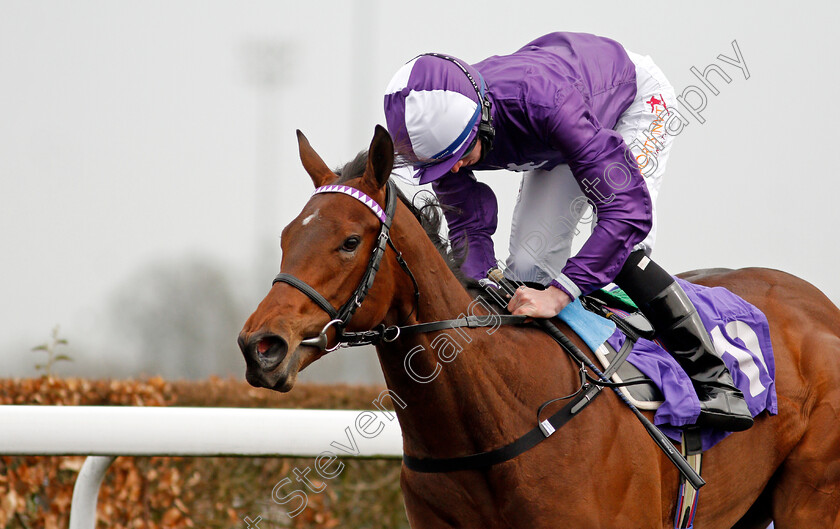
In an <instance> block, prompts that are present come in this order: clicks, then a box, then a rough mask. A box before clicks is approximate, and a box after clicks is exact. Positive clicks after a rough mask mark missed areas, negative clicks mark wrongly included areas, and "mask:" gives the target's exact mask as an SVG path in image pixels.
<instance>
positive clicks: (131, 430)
mask: <svg viewBox="0 0 840 529" xmlns="http://www.w3.org/2000/svg"><path fill="white" fill-rule="evenodd" d="M350 435H352V436H353V439H354V440H355V443H356V446H357V447H358V453H357V454H354V455H352V456H350V457H360V458H376V459H390V458H400V457H402V435H401V433H400V428H399V424H398V423H397V420H396V415H395V414H393V413H391V412H382V411H361V410H357V411H351V410H293V409H252V408H175V407H171V408H164V407H129V406H0V454H2V455H44V456H47V455H85V456H88V458H87V459H86V460H85V463H84V465H83V466H82V469H81V471H80V472H79V476H78V478H77V479H76V485H75V488H74V489H73V502H72V505H71V511H70V529H94V528H95V525H96V501H97V496H98V494H99V486H100V484H101V482H102V478H103V477H104V475H105V472H106V471H107V470H108V467H109V466H110V464H111V462H112V461H113V460H114V459H115V458H116V457H117V456H196V457H207V456H260V457H317V456H318V455H319V454H321V453H322V452H324V451H332V452H335V449H333V448H331V446H330V443H331V442H333V441H337V442H339V443H341V444H342V445H345V446H346V445H347V444H348V436H350ZM339 455H340V456H341V457H347V455H346V454H339Z"/></svg>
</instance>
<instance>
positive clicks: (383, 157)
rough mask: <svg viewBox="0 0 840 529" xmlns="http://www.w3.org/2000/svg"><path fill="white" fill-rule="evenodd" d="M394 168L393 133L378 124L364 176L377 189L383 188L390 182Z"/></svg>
mask: <svg viewBox="0 0 840 529" xmlns="http://www.w3.org/2000/svg"><path fill="white" fill-rule="evenodd" d="M393 168H394V142H393V141H391V135H390V134H388V131H387V130H385V128H384V127H383V126H382V125H377V126H376V128H375V129H374V131H373V140H371V142H370V148H369V149H368V160H367V167H365V176H364V178H365V180H367V182H368V183H369V184H370V185H372V186H373V187H375V188H376V189H381V188H382V187H383V186H384V185H385V183H386V182H388V178H390V177H391V170H392V169H393Z"/></svg>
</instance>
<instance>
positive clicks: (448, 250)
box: [335, 151, 480, 295]
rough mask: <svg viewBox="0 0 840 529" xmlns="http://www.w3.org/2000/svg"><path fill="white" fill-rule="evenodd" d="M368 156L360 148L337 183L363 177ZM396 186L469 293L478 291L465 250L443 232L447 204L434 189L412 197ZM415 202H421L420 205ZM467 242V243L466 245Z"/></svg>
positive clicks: (339, 175)
mask: <svg viewBox="0 0 840 529" xmlns="http://www.w3.org/2000/svg"><path fill="white" fill-rule="evenodd" d="M367 158H368V152H367V151H361V152H359V154H357V155H356V157H355V158H353V160H351V161H350V162H347V163H346V164H345V165H344V166H343V167H341V168H338V169H336V170H335V173H336V174H337V175H338V183H339V184H342V183H345V182H347V181H349V180H353V179H354V178H359V177H361V176H362V175H363V174H364V172H365V166H366V165H367ZM396 189H397V196H398V197H399V199H400V202H402V203H403V205H404V206H405V207H406V208H408V210H409V211H411V213H412V215H414V218H416V219H417V222H419V223H420V226H422V227H423V231H425V232H426V235H427V236H428V237H429V240H431V241H432V244H434V245H435V248H437V251H438V252H439V253H440V255H441V257H443V260H444V261H445V262H446V264H447V266H449V269H450V270H451V271H452V273H453V274H455V277H456V278H458V281H459V282H460V283H461V285H462V286H463V287H464V288H465V289H467V291H469V292H470V294H473V295H474V294H475V293H476V292H475V291H476V290H479V289H480V287H479V285H478V281H476V280H474V279H472V278H470V277H467V276H465V275H464V273H463V272H462V271H461V265H462V264H463V262H464V260H465V258H466V254H465V253H464V252H459V251H457V250H456V249H454V248H452V245H451V244H450V243H449V239H448V238H446V237H444V236H443V235H441V226H442V225H443V219H444V216H443V212H444V210H445V208H446V206H444V205H443V204H441V203H440V202H439V201H438V200H437V198H436V197H435V196H434V194H433V193H431V192H424V191H420V192H419V193H417V194H415V195H414V197H413V198H412V199H409V198H408V197H406V196H405V194H404V193H403V192H402V190H401V189H400V188H399V187H396ZM415 202H419V206H418V205H416V204H415ZM464 246H465V247H466V245H464Z"/></svg>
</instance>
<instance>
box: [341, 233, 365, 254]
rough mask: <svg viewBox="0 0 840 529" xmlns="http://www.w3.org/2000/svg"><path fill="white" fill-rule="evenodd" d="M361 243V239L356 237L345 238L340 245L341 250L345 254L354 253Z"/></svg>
mask: <svg viewBox="0 0 840 529" xmlns="http://www.w3.org/2000/svg"><path fill="white" fill-rule="evenodd" d="M361 241H362V239H361V237H359V236H358V235H352V236H350V237H347V239H345V240H344V244H342V245H341V250H342V251H345V252H352V251H355V250H356V248H357V247H358V246H359V243H360V242H361Z"/></svg>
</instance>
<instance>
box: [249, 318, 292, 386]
mask: <svg viewBox="0 0 840 529" xmlns="http://www.w3.org/2000/svg"><path fill="white" fill-rule="evenodd" d="M238 342H239V349H240V350H241V351H242V355H243V356H244V357H245V364H246V368H245V379H246V380H247V381H248V383H249V384H251V385H252V386H254V387H260V388H268V389H274V390H277V391H288V390H289V389H291V385H292V384H293V383H294V378H295V375H297V373H296V372H295V373H291V372H290V371H291V370H290V368H291V367H292V366H290V362H289V361H288V360H290V358H289V356H290V355H289V344H288V342H287V341H286V340H285V339H284V338H283V337H282V336H279V335H277V334H273V333H256V334H252V335H248V334H247V333H244V332H243V333H242V334H240V335H239V340H238ZM295 364H296V363H295ZM294 367H297V366H296V365H295V366H294ZM290 375H291V376H290ZM290 382H291V383H292V384H290ZM286 386H288V387H286Z"/></svg>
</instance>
